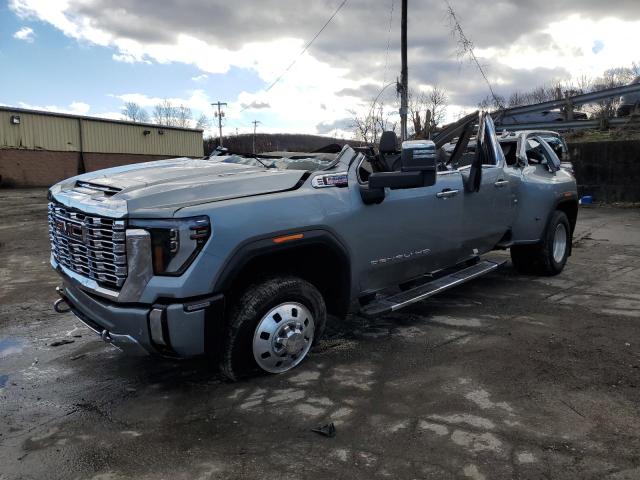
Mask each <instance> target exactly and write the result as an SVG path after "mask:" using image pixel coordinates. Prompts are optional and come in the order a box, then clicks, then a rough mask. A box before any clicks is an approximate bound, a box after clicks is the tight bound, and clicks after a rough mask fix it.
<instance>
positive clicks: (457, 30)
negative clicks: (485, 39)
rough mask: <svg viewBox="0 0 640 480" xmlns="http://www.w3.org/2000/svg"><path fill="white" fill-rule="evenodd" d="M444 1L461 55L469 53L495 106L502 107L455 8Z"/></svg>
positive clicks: (447, 0) (446, 0)
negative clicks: (456, 36)
mask: <svg viewBox="0 0 640 480" xmlns="http://www.w3.org/2000/svg"><path fill="white" fill-rule="evenodd" d="M444 3H445V4H446V5H447V11H448V13H449V16H450V17H451V22H452V24H453V33H454V35H455V34H457V35H458V37H459V39H458V43H459V45H460V50H461V55H464V54H465V53H468V54H469V56H470V57H471V60H472V61H473V62H474V63H475V64H476V67H478V70H479V71H480V74H481V75H482V78H484V81H485V82H486V83H487V86H488V87H489V91H490V92H491V97H492V98H493V101H494V102H495V104H496V106H497V107H498V108H504V105H502V102H501V101H500V99H499V98H498V96H497V95H496V93H495V91H494V90H493V86H492V85H491V82H490V81H489V78H488V77H487V74H486V73H485V71H484V69H483V68H482V65H480V62H479V61H478V57H476V54H475V52H474V45H473V42H472V41H471V40H469V39H468V38H467V36H466V35H465V34H464V30H462V25H461V24H460V21H459V20H458V16H457V15H456V12H455V10H454V9H453V7H452V6H451V3H449V0H444Z"/></svg>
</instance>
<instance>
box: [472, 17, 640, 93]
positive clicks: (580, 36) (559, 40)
mask: <svg viewBox="0 0 640 480" xmlns="http://www.w3.org/2000/svg"><path fill="white" fill-rule="evenodd" d="M639 31H640V21H637V20H636V21H631V20H620V19H616V18H602V19H598V20H591V19H588V18H584V17H582V16H581V15H577V14H576V15H571V16H569V17H568V18H565V19H564V20H560V21H558V22H554V23H551V24H549V26H548V28H546V29H545V30H543V32H542V33H543V34H547V35H548V39H549V43H548V44H546V45H541V44H540V43H537V42H535V41H532V36H533V35H524V36H523V37H521V39H520V40H519V41H517V42H515V43H513V44H511V45H509V46H508V47H506V48H500V47H493V48H487V49H484V50H478V51H477V54H478V55H479V56H481V57H484V58H488V59H494V60H497V61H498V62H500V63H502V64H504V65H509V66H510V67H511V68H516V69H522V70H531V69H534V68H537V67H540V66H544V67H546V68H564V69H566V70H568V71H569V72H571V75H572V76H573V77H574V78H575V77H580V76H581V75H586V76H587V77H597V76H599V75H601V74H602V73H603V72H604V71H605V70H607V69H609V68H614V67H621V66H630V64H631V62H632V61H634V60H638V59H640V54H639V53H638V52H637V49H636V44H635V41H634V39H635V38H636V37H637V35H638V32H639ZM603 39H604V40H603ZM596 44H597V45H598V48H594V45H596ZM498 82H499V79H498Z"/></svg>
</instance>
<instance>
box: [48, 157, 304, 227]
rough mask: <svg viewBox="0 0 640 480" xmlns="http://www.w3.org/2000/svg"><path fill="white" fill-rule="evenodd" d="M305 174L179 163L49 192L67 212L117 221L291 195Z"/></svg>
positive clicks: (123, 170)
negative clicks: (204, 205)
mask: <svg viewBox="0 0 640 480" xmlns="http://www.w3.org/2000/svg"><path fill="white" fill-rule="evenodd" d="M304 175H305V172H304V171H301V170H275V169H267V168H263V167H254V166H247V165H241V164H236V163H225V162H221V161H217V160H216V161H214V160H194V159H189V158H176V159H171V160H160V161H156V162H148V163H140V164H135V165H127V166H124V167H116V168H109V169H106V170H100V171H97V172H92V173H87V174H84V175H79V176H77V177H73V178H70V179H68V180H65V181H62V182H60V183H58V184H56V185H54V186H53V187H51V194H52V195H53V197H54V198H55V199H56V200H57V201H59V202H60V203H62V204H64V205H67V206H68V207H72V208H78V209H80V210H83V211H87V212H93V213H95V214H97V215H105V216H110V217H115V218H120V217H124V216H127V215H129V216H138V217H140V216H152V217H155V216H158V215H164V216H166V214H167V210H170V211H172V214H173V213H175V211H177V210H179V209H180V208H184V207H188V206H192V205H197V204H201V203H208V202H218V201H222V200H229V199H233V198H242V197H248V196H253V195H263V194H268V193H275V192H282V191H286V190H292V189H294V188H296V187H297V186H299V185H300V184H301V181H302V180H303V177H304Z"/></svg>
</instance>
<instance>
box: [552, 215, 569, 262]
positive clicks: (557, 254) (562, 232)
mask: <svg viewBox="0 0 640 480" xmlns="http://www.w3.org/2000/svg"><path fill="white" fill-rule="evenodd" d="M566 251H567V228H566V227H565V226H564V224H562V223H560V224H558V226H557V227H556V233H555V235H554V236H553V259H554V260H555V262H556V263H561V262H562V260H564V255H565V253H566Z"/></svg>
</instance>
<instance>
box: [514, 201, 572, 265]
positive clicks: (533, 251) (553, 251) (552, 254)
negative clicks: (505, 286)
mask: <svg viewBox="0 0 640 480" xmlns="http://www.w3.org/2000/svg"><path fill="white" fill-rule="evenodd" d="M570 254H571V225H570V224H569V219H568V218H567V215H566V214H565V213H564V212H561V211H559V210H556V211H555V212H554V213H553V215H552V216H551V218H549V222H548V223H547V228H546V230H545V235H544V238H543V239H542V240H541V241H540V243H537V244H535V245H517V246H514V247H511V261H512V262H513V266H514V267H515V268H516V270H518V271H519V272H521V273H528V274H531V273H533V274H535V273H537V274H542V275H548V276H552V275H558V274H559V273H560V272H562V270H563V269H564V266H565V265H566V263H567V259H568V258H569V255H570Z"/></svg>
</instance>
